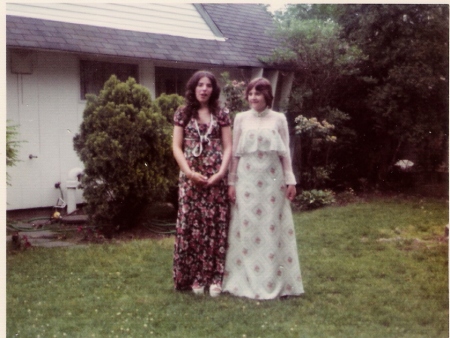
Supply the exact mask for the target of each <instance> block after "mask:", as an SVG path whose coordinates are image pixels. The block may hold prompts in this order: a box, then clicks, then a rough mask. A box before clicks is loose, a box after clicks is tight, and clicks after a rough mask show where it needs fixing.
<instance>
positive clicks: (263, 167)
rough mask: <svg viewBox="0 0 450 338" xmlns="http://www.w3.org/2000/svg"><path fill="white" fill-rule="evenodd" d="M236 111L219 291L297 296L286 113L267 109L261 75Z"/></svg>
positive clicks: (254, 296)
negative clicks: (246, 104) (242, 109)
mask: <svg viewBox="0 0 450 338" xmlns="http://www.w3.org/2000/svg"><path fill="white" fill-rule="evenodd" d="M245 96H246V99H247V100H248V102H249V104H250V107H251V109H250V110H249V111H246V112H242V113H239V114H237V115H236V118H235V121H234V128H233V152H232V159H231V165H230V172H229V176H228V185H229V188H228V195H229V198H230V201H231V203H232V204H231V222H230V229H229V234H228V241H229V243H228V245H229V247H228V250H227V255H226V261H225V262H226V263H225V274H224V280H223V291H224V292H229V293H231V294H233V295H236V296H241V297H247V298H252V299H274V298H277V297H283V296H296V295H301V294H302V293H303V292H304V291H303V282H302V277H301V272H300V264H299V258H298V253H297V242H296V237H295V231H294V222H293V218H292V211H291V206H290V201H292V199H293V198H294V197H295V194H296V189H295V185H296V180H295V176H294V174H293V172H292V163H291V156H290V152H289V131H288V126H287V121H286V117H285V116H284V114H282V113H277V112H275V111H273V110H271V109H270V107H271V106H272V102H273V94H272V87H271V85H270V82H269V81H268V80H267V79H265V78H257V79H254V80H253V81H251V82H250V83H249V84H248V86H247V89H246V92H245Z"/></svg>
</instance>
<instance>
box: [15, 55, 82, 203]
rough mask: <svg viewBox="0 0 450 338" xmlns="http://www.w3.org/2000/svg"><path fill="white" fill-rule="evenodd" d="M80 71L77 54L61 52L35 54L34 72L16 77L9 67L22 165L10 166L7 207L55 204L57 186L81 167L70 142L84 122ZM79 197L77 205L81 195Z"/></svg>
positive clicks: (57, 193) (57, 194) (78, 193)
mask: <svg viewBox="0 0 450 338" xmlns="http://www.w3.org/2000/svg"><path fill="white" fill-rule="evenodd" d="M78 68H79V67H78V58H77V57H76V56H74V55H64V54H60V53H36V54H34V65H33V72H32V74H12V73H11V72H10V71H9V67H8V71H7V84H8V85H7V88H8V89H7V90H8V91H7V115H8V119H10V120H11V121H12V123H13V124H16V125H18V126H19V129H18V131H19V139H20V140H22V141H24V142H23V143H22V144H21V145H20V151H19V159H20V162H19V163H18V164H17V166H15V167H12V168H8V172H9V174H10V176H11V184H12V185H11V186H10V187H8V188H7V203H8V204H7V208H8V209H23V208H35V207H44V206H53V205H55V204H56V201H57V199H58V197H60V191H59V189H56V188H55V183H57V182H61V186H62V187H63V188H64V187H65V183H66V180H67V173H68V171H69V170H70V169H72V168H73V167H82V164H81V163H80V161H79V159H78V157H77V155H76V154H75V152H74V151H73V142H72V139H73V136H74V135H75V133H76V132H77V131H78V128H79V125H80V122H81V115H80V113H79V109H78V106H79V104H80V101H79V92H80V89H79V75H78V72H79V71H78ZM30 154H31V155H34V156H37V158H33V159H30V158H29V155H30ZM64 194H65V191H64ZM77 195H78V201H77V202H78V203H79V202H81V191H78V192H77Z"/></svg>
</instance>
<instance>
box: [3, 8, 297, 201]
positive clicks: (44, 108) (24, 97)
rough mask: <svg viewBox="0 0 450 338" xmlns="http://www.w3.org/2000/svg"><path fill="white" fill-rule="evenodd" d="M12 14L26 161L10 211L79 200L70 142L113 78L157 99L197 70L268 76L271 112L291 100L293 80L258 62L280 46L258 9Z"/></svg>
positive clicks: (10, 78) (17, 111) (12, 60)
mask: <svg viewBox="0 0 450 338" xmlns="http://www.w3.org/2000/svg"><path fill="white" fill-rule="evenodd" d="M6 15H7V16H6V44H7V61H6V66H7V70H6V87H7V119H8V120H9V124H12V125H17V126H18V132H19V139H20V140H22V141H24V142H23V143H22V144H21V146H20V151H19V160H20V162H19V163H18V164H17V165H16V166H14V167H11V168H8V173H9V175H10V177H11V180H10V183H11V185H10V186H8V187H7V209H8V210H16V209H28V208H39V207H50V206H55V205H56V204H57V201H58V198H60V197H62V199H64V200H65V199H67V198H70V199H71V200H73V201H75V203H81V202H82V201H83V198H82V192H81V191H80V190H79V189H74V184H73V183H74V182H73V181H74V180H76V179H77V178H76V175H77V173H79V172H80V171H81V170H82V168H83V163H82V162H81V161H80V160H79V158H78V157H77V155H76V153H75V151H74V149H73V137H74V135H75V134H76V133H77V132H78V130H79V126H80V124H81V122H82V115H83V111H84V108H85V104H86V100H85V95H86V94H87V93H98V91H99V90H100V88H101V87H102V86H103V83H104V81H105V80H106V79H108V78H109V76H110V75H111V74H116V75H117V76H118V77H119V78H120V79H122V80H125V79H126V78H128V76H133V77H135V78H136V80H137V81H138V83H140V84H142V85H144V86H145V87H147V88H148V90H149V91H150V93H151V95H152V98H156V97H158V96H159V95H160V94H161V93H168V94H169V93H178V94H180V95H183V93H184V85H185V83H186V81H187V79H188V78H189V77H190V75H192V73H193V72H194V71H196V70H198V69H208V70H210V71H212V72H213V73H214V74H216V76H217V77H218V78H220V74H221V73H222V72H225V71H227V72H229V74H230V78H231V79H236V80H245V81H249V80H250V79H252V78H254V77H257V76H264V77H267V78H268V79H269V80H270V81H271V82H272V85H273V86H274V91H275V101H274V102H275V104H274V108H275V109H279V106H280V103H281V102H283V100H284V99H286V98H287V96H288V95H289V92H290V88H291V84H292V74H290V73H288V72H285V71H283V72H281V71H278V70H276V69H270V68H268V67H267V65H265V64H264V63H263V62H262V61H261V59H260V58H261V57H265V56H269V55H270V54H271V51H272V50H273V49H274V48H276V46H277V41H276V40H275V39H274V38H273V37H271V35H270V29H273V27H274V25H273V20H272V17H271V15H270V14H269V13H268V12H267V10H266V9H265V8H264V7H263V6H261V5H258V4H224V3H217V4H186V3H179V4H174V3H170V2H169V3H167V4H143V3H138V4H125V3H122V4H118V3H114V4H113V3H111V4H106V3H93V4H88V3H79V4H75V3H71V4H62V3H45V4H33V3H26V4H25V3H16V4H12V3H7V4H6ZM75 186H76V184H75ZM58 187H60V188H61V189H59V188H58ZM61 194H62V196H61Z"/></svg>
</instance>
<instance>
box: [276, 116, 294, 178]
mask: <svg viewBox="0 0 450 338" xmlns="http://www.w3.org/2000/svg"><path fill="white" fill-rule="evenodd" d="M280 116H281V125H280V128H279V130H278V132H279V133H280V136H281V139H282V140H283V142H284V144H285V147H286V154H285V155H284V156H280V160H281V165H282V166H283V171H284V179H285V183H286V185H295V184H297V181H296V180H295V176H294V172H293V170H292V160H291V151H290V148H289V129H288V124H287V120H286V116H284V115H282V114H281V115H280Z"/></svg>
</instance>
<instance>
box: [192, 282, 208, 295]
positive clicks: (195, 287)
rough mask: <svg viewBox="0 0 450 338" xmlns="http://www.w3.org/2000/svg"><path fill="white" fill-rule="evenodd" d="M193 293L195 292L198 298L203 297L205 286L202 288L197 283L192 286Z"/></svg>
mask: <svg viewBox="0 0 450 338" xmlns="http://www.w3.org/2000/svg"><path fill="white" fill-rule="evenodd" d="M192 291H193V292H194V294H196V295H198V296H200V295H203V293H204V292H205V286H204V285H203V286H201V285H199V284H198V283H197V282H195V283H194V284H193V285H192Z"/></svg>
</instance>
